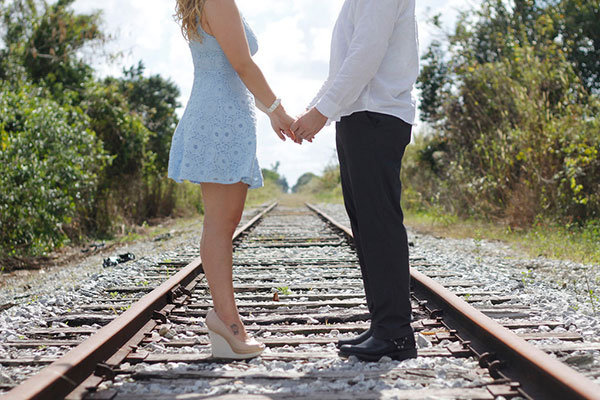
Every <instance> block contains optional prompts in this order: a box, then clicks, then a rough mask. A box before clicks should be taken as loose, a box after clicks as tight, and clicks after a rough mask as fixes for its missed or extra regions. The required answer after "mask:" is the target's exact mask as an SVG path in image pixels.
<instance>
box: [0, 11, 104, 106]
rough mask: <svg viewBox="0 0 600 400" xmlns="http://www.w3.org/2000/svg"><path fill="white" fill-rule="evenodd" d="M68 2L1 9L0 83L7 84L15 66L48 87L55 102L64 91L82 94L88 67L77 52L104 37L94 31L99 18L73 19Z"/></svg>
mask: <svg viewBox="0 0 600 400" xmlns="http://www.w3.org/2000/svg"><path fill="white" fill-rule="evenodd" d="M74 1H75V0H58V1H57V2H56V3H54V4H48V3H47V2H46V1H36V0H14V1H12V2H11V3H9V5H8V6H4V7H3V9H2V19H3V22H4V25H5V31H4V32H3V41H4V45H5V48H4V49H2V51H1V52H0V54H1V56H2V59H3V61H2V63H1V64H2V66H1V67H0V75H1V77H2V79H4V80H6V79H10V78H11V75H12V74H13V69H12V68H13V67H15V66H16V65H19V66H22V67H23V70H24V72H25V74H26V76H27V78H28V79H29V80H31V81H33V82H34V83H37V84H44V85H45V86H47V87H49V88H50V89H51V90H52V92H53V93H54V94H55V96H56V97H57V98H60V97H61V96H62V94H63V92H64V91H65V90H68V91H77V92H78V91H81V90H83V86H84V83H85V82H86V81H88V80H89V79H91V77H92V68H91V67H90V66H89V65H88V64H87V63H86V62H85V61H83V60H82V59H81V58H80V55H79V52H80V51H81V50H82V49H83V48H85V47H86V46H89V45H92V44H94V43H103V42H104V41H105V40H106V36H105V35H104V34H103V33H102V32H101V31H100V29H99V22H100V14H99V13H93V14H77V15H76V14H75V12H74V11H73V10H72V9H71V8H70V6H71V5H72V4H73V2H74Z"/></svg>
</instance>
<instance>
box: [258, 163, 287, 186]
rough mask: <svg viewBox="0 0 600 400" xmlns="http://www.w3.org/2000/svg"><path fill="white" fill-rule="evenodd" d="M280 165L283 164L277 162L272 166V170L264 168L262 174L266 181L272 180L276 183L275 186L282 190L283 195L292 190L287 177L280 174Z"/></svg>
mask: <svg viewBox="0 0 600 400" xmlns="http://www.w3.org/2000/svg"><path fill="white" fill-rule="evenodd" d="M280 165H281V163H280V162H279V161H277V162H276V163H275V164H273V165H272V166H271V169H267V168H263V169H262V174H263V178H264V179H265V180H271V181H273V182H275V184H276V185H277V186H279V187H280V188H281V190H282V191H283V193H287V192H288V191H289V190H290V186H289V184H288V182H287V179H286V178H285V176H281V175H280V174H279V172H278V171H279V166H280Z"/></svg>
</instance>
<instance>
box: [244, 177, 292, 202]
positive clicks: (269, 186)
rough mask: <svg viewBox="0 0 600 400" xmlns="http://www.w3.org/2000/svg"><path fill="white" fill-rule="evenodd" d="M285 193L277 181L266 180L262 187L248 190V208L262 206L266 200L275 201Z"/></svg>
mask: <svg viewBox="0 0 600 400" xmlns="http://www.w3.org/2000/svg"><path fill="white" fill-rule="evenodd" d="M282 195H283V193H281V190H280V189H279V187H278V186H277V185H276V184H275V182H273V181H271V180H265V186H263V187H261V188H260V189H250V190H248V196H247V197H246V208H252V207H256V206H260V205H262V204H264V203H266V202H273V201H275V200H277V199H279V198H280V197H281V196H282Z"/></svg>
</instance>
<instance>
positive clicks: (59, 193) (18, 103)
mask: <svg viewBox="0 0 600 400" xmlns="http://www.w3.org/2000/svg"><path fill="white" fill-rule="evenodd" d="M40 94H41V91H40V90H39V89H35V88H33V87H23V88H21V89H20V90H19V91H18V92H14V91H11V90H8V89H7V88H6V87H5V85H2V86H1V87H0V140H1V141H0V146H1V151H0V187H1V188H2V190H1V191H0V249H2V251H1V252H0V254H1V253H4V254H5V255H17V254H21V253H23V252H24V251H26V252H27V253H30V254H39V253H41V252H44V251H47V250H50V249H52V248H53V247H54V246H57V245H60V244H62V243H63V242H64V241H65V240H66V239H67V235H66V230H67V225H69V224H72V223H73V222H75V223H77V222H78V221H74V219H76V218H77V215H78V211H80V210H81V208H84V207H88V206H90V205H91V204H93V202H94V197H95V194H96V184H97V182H98V178H99V175H100V173H101V172H102V168H103V166H104V165H105V162H106V160H107V157H106V155H105V153H104V151H103V149H102V143H101V141H99V140H98V138H97V137H96V136H95V134H94V132H93V131H92V130H91V129H90V121H89V119H88V118H86V116H85V115H84V114H83V113H81V112H80V111H79V110H76V109H73V108H72V107H70V106H60V105H59V104H57V103H56V102H54V101H53V100H51V99H47V98H44V97H43V96H40Z"/></svg>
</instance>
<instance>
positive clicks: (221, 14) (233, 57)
mask: <svg viewBox="0 0 600 400" xmlns="http://www.w3.org/2000/svg"><path fill="white" fill-rule="evenodd" d="M203 10H204V13H203V20H204V21H205V22H206V24H207V25H208V28H209V29H210V32H211V33H212V35H213V36H214V37H215V39H216V40H217V42H219V45H220V46H221V48H222V49H223V52H224V53H225V56H226V57H227V59H228V60H229V62H230V63H231V66H232V67H233V69H234V70H235V71H236V72H237V73H238V75H239V77H240V79H241V80H242V81H243V82H244V84H245V85H246V87H247V88H248V90H250V92H252V94H253V95H254V97H255V98H256V100H257V105H258V104H263V105H266V107H264V108H265V110H266V108H268V107H269V106H270V105H271V104H273V102H274V101H275V100H276V98H277V96H275V93H273V90H271V87H270V86H269V84H268V83H267V80H266V79H265V77H264V75H263V73H262V71H261V70H260V68H259V67H258V65H256V63H255V62H254V60H253V59H252V55H251V54H250V48H249V46H248V40H247V39H246V32H245V30H244V25H243V23H242V18H241V16H240V13H239V11H238V9H237V6H236V4H235V1H234V0H207V1H206V3H205V5H204V9H203ZM259 108H260V106H259ZM265 110H263V111H265ZM269 117H270V118H271V125H272V126H273V129H274V130H275V133H277V135H278V136H279V137H280V138H281V139H282V140H285V137H284V136H283V134H282V132H283V133H285V134H286V135H288V136H289V137H290V138H292V139H294V135H293V133H292V132H291V131H290V125H291V124H292V122H293V121H294V119H293V118H292V117H290V116H289V115H288V114H287V113H286V111H285V109H284V108H283V106H282V105H280V106H279V107H277V108H276V109H275V111H273V112H272V113H271V114H269Z"/></svg>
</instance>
